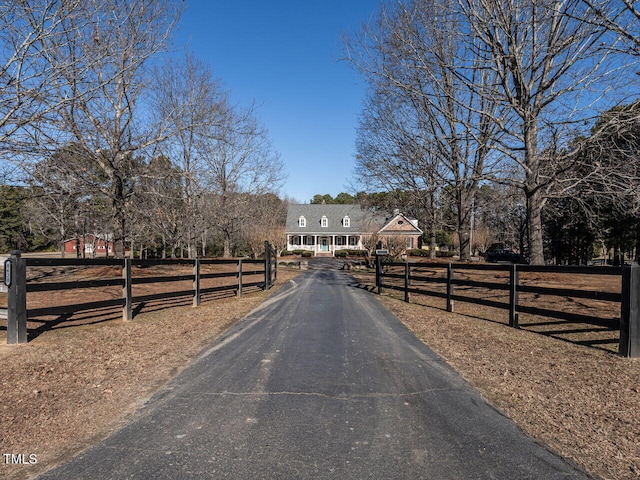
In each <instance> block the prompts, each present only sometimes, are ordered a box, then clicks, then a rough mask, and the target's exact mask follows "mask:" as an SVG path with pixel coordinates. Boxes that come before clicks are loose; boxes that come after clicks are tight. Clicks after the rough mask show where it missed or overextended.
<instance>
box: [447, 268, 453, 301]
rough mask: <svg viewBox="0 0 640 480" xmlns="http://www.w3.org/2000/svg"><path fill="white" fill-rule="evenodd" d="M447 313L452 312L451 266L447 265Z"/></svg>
mask: <svg viewBox="0 0 640 480" xmlns="http://www.w3.org/2000/svg"><path fill="white" fill-rule="evenodd" d="M447 312H453V264H452V263H449V265H447Z"/></svg>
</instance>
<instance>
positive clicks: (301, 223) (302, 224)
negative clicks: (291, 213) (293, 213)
mask: <svg viewBox="0 0 640 480" xmlns="http://www.w3.org/2000/svg"><path fill="white" fill-rule="evenodd" d="M298 226H299V227H303V228H304V227H306V226H307V219H306V218H304V217H300V218H299V219H298Z"/></svg>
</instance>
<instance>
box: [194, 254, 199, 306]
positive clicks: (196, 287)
mask: <svg viewBox="0 0 640 480" xmlns="http://www.w3.org/2000/svg"><path fill="white" fill-rule="evenodd" d="M194 262H195V263H194V264H193V306H194V307H199V306H200V259H199V258H196V259H195V261H194Z"/></svg>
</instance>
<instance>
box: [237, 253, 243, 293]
mask: <svg viewBox="0 0 640 480" xmlns="http://www.w3.org/2000/svg"><path fill="white" fill-rule="evenodd" d="M237 296H238V298H241V297H242V259H241V258H239V259H238V294H237Z"/></svg>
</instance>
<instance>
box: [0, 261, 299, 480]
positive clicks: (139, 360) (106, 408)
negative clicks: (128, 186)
mask: <svg viewBox="0 0 640 480" xmlns="http://www.w3.org/2000/svg"><path fill="white" fill-rule="evenodd" d="M298 273H299V271H294V270H286V269H280V270H279V272H278V275H279V280H278V283H277V285H276V287H275V288H278V287H279V286H281V285H283V284H284V283H285V282H286V281H287V280H288V279H289V278H292V277H293V276H295V275H297V274H298ZM273 291H274V290H273V289H272V290H270V291H269V292H257V293H253V294H251V295H245V296H244V297H243V298H241V299H237V298H233V297H228V298H222V299H219V300H216V301H212V302H206V303H203V304H202V305H201V306H200V307H198V308H193V307H191V306H179V307H176V308H166V306H167V305H166V304H165V305H164V307H163V306H161V305H156V306H155V307H154V308H159V310H156V311H154V308H148V310H147V311H146V312H143V313H141V314H139V315H138V316H136V318H135V319H134V320H133V321H131V322H124V321H122V317H121V314H120V313H119V312H118V311H117V310H116V311H115V313H114V312H113V311H112V312H111V314H110V315H111V316H109V315H108V314H105V315H103V316H102V317H101V318H100V321H97V320H96V319H95V318H94V317H92V316H91V314H88V313H85V314H82V315H76V317H75V318H74V319H72V320H73V321H67V322H60V323H58V324H56V325H55V328H52V329H44V330H42V331H41V332H40V335H39V336H38V337H37V338H36V339H35V340H33V341H30V342H29V343H27V344H24V345H17V346H7V345H5V344H4V341H3V342H2V344H0V365H2V369H3V374H2V377H1V380H0V385H1V388H0V418H2V428H0V454H2V453H9V454H24V455H27V458H28V455H29V454H35V455H36V456H37V457H36V459H37V463H36V464H35V465H7V464H5V462H4V459H3V457H0V478H16V479H18V478H27V477H29V476H32V475H34V474H36V473H37V472H40V471H42V470H43V469H45V468H47V467H49V466H51V465H54V464H56V463H58V462H61V461H63V460H65V459H67V458H69V457H70V456H71V455H73V454H75V453H77V452H78V451H79V450H81V449H82V448H84V447H86V446H88V445H90V444H92V443H93V442H95V441H96V440H98V439H100V438H102V437H104V436H106V435H107V434H108V433H110V432H111V431H113V430H114V429H116V428H117V427H119V426H120V425H122V424H123V422H124V421H125V420H126V419H127V418H128V416H129V415H130V414H131V413H132V412H133V411H135V410H136V409H137V408H138V407H140V406H141V405H142V403H143V402H144V401H145V400H146V399H147V398H149V396H151V395H152V394H153V393H154V392H155V391H157V390H158V389H159V388H160V387H161V386H162V385H163V384H164V383H166V382H167V381H168V380H169V379H170V378H172V377H173V376H175V375H176V373H177V372H178V371H180V370H181V369H183V368H184V367H185V366H186V365H187V364H188V363H189V361H190V360H191V359H193V358H194V357H195V356H196V355H197V354H198V353H199V352H200V351H201V350H202V349H203V348H204V347H206V346H207V345H209V344H210V343H211V342H212V341H213V340H215V339H216V338H217V337H218V336H220V334H221V333H222V332H224V331H225V330H226V329H227V328H228V327H229V326H231V325H232V324H233V323H235V322H237V321H238V320H239V319H241V318H242V317H243V316H245V315H246V314H248V313H249V312H250V311H251V310H253V309H254V308H255V307H257V306H258V305H259V304H260V303H261V302H262V301H263V300H264V299H265V298H266V297H267V296H268V295H270V294H272V293H273ZM71 303H73V302H71ZM187 305H188V303H187ZM33 325H37V324H36V323H34V324H33Z"/></svg>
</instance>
